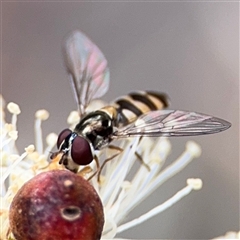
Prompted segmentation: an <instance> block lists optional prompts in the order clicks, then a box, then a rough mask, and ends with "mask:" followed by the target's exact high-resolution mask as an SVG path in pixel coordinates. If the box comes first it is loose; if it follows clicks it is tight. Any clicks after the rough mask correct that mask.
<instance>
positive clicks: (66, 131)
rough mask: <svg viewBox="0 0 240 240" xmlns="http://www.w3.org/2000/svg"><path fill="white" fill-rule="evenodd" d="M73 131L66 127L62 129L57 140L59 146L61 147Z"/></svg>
mask: <svg viewBox="0 0 240 240" xmlns="http://www.w3.org/2000/svg"><path fill="white" fill-rule="evenodd" d="M71 133H72V131H71V130H70V129H64V130H62V131H61V132H60V133H59V135H58V140H57V148H58V149H59V148H60V146H61V144H62V142H63V141H64V140H65V139H66V138H67V136H69V135H70V134H71Z"/></svg>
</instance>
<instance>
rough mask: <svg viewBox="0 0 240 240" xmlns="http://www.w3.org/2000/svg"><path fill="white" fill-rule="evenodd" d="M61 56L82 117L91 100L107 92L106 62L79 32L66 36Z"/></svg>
mask: <svg viewBox="0 0 240 240" xmlns="http://www.w3.org/2000/svg"><path fill="white" fill-rule="evenodd" d="M63 54H64V60H65V65H66V67H67V71H68V73H69V75H70V80H71V85H72V88H73V92H74V95H75V98H76V102H77V104H78V110H79V114H80V115H82V114H84V111H85V108H86V107H87V106H88V104H89V103H90V101H91V100H92V99H96V98H99V97H101V96H103V95H104V94H105V93H106V92H107V90H108V86H109V70H108V67H107V60H106V58H105V57H104V55H103V53H102V52H101V51H100V49H99V48H98V47H97V46H96V45H95V44H94V43H93V42H92V41H91V40H90V39H89V38H88V37H87V36H86V35H84V34H83V33H81V32H80V31H74V32H72V33H71V34H70V35H69V36H67V39H66V41H65V44H64V47H63Z"/></svg>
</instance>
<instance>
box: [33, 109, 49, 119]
mask: <svg viewBox="0 0 240 240" xmlns="http://www.w3.org/2000/svg"><path fill="white" fill-rule="evenodd" d="M35 118H37V119H40V120H42V121H45V120H47V119H48V118H49V112H48V111H47V110H45V109H41V110H38V111H37V112H36V113H35Z"/></svg>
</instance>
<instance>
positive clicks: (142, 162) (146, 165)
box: [135, 136, 151, 172]
mask: <svg viewBox="0 0 240 240" xmlns="http://www.w3.org/2000/svg"><path fill="white" fill-rule="evenodd" d="M142 139H143V136H141V137H139V140H138V145H139V144H140V142H141V140H142ZM135 156H136V157H137V159H138V160H139V161H140V163H141V164H142V165H143V166H144V167H146V168H147V170H148V171H149V172H150V171H151V168H150V167H149V165H148V164H147V163H145V162H144V160H143V158H142V156H141V155H140V154H139V153H138V152H137V151H136V152H135Z"/></svg>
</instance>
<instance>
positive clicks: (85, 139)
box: [51, 31, 231, 172]
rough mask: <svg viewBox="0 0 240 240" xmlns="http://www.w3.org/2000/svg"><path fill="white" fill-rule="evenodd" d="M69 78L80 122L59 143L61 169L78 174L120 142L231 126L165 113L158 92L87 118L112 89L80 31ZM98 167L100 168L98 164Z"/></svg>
mask: <svg viewBox="0 0 240 240" xmlns="http://www.w3.org/2000/svg"><path fill="white" fill-rule="evenodd" d="M63 51H64V60H65V65H66V68H67V72H68V74H69V77H70V81H71V84H72V88H73V92H74V96H75V100H76V103H77V106H78V112H79V116H80V121H79V123H78V124H77V125H76V127H75V129H74V130H73V131H71V130H70V129H65V130H63V131H62V132H61V133H60V134H59V136H58V140H57V147H58V149H59V150H58V152H55V153H52V155H51V158H52V159H53V158H55V157H56V156H57V155H58V154H62V155H61V158H60V161H59V163H60V164H63V165H64V166H65V167H66V168H67V169H69V170H71V171H73V172H77V171H78V168H79V166H80V165H87V164H89V163H91V162H92V161H93V159H95V160H96V154H95V152H96V150H100V149H102V148H104V147H106V146H109V144H110V142H112V141H113V140H114V139H118V138H127V137H134V136H150V137H151V136H152V137H158V136H166V137H173V136H195V135H204V134H211V133H217V132H221V131H224V130H226V129H228V128H229V127H230V126H231V124H230V123H229V122H227V121H225V120H223V119H220V118H216V117H212V116H208V115H205V114H200V113H196V112H186V111H180V110H161V109H163V108H165V107H167V106H168V102H169V100H168V97H167V95H166V94H164V93H159V92H154V91H138V92H133V93H130V94H129V95H127V96H124V97H120V98H118V99H117V100H115V101H114V102H113V103H112V104H110V105H109V106H106V107H103V108H101V109H99V110H97V111H93V112H90V113H86V111H85V110H86V107H87V106H88V105H89V103H90V102H91V101H92V100H93V99H96V98H99V97H101V96H103V95H104V94H105V93H106V92H107V90H108V86H109V69H108V67H107V60H106V59H105V57H104V55H103V53H102V52H101V51H100V50H99V48H98V47H97V46H96V45H95V44H94V43H93V42H92V41H91V40H90V39H89V38H88V37H87V36H86V35H84V34H83V33H81V32H80V31H75V32H73V33H71V34H70V35H69V36H68V38H67V39H66V41H65V45H64V48H63ZM97 165H98V167H99V163H98V162H97Z"/></svg>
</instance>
